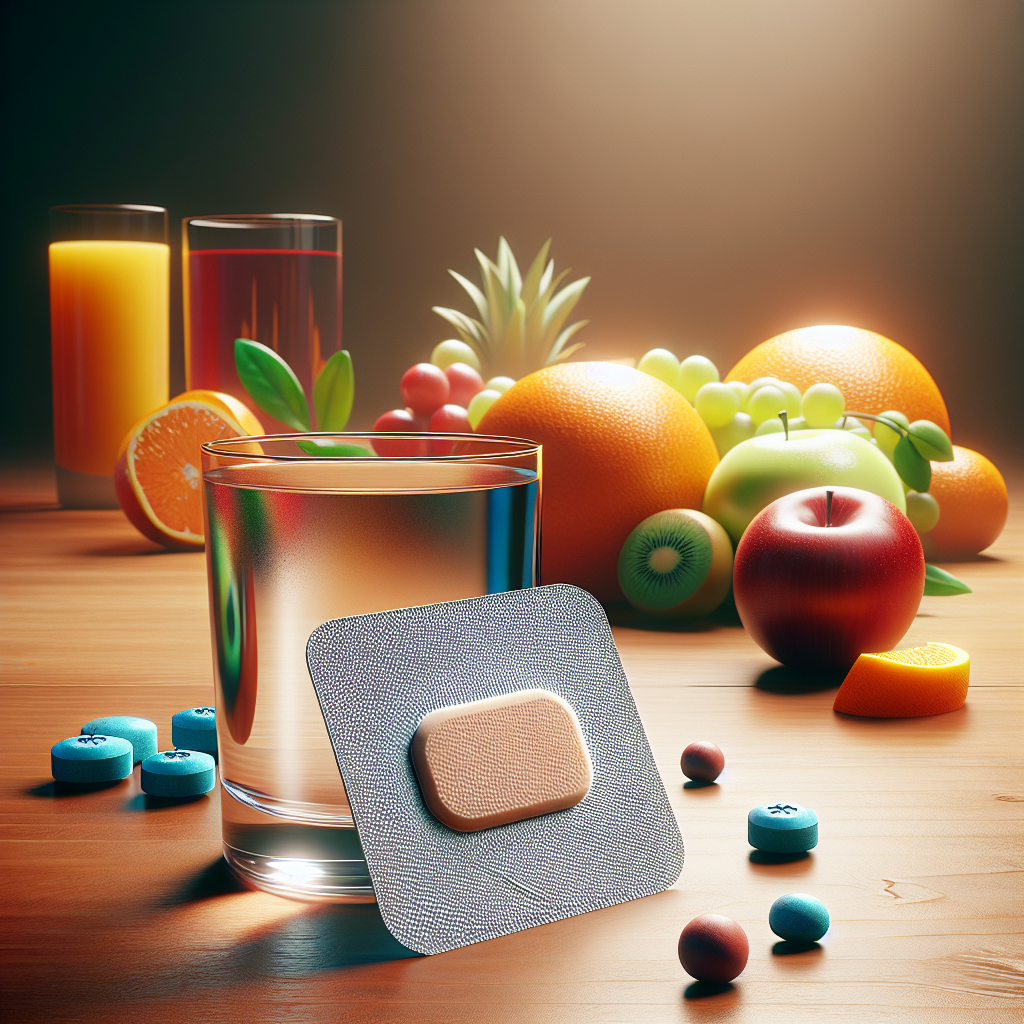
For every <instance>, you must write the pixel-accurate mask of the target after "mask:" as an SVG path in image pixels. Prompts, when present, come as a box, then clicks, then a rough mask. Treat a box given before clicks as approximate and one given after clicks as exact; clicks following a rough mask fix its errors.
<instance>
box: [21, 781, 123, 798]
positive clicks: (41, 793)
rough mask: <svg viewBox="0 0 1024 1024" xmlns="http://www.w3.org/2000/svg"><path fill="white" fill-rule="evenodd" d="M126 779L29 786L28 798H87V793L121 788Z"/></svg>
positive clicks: (26, 792) (45, 783) (47, 783)
mask: <svg viewBox="0 0 1024 1024" xmlns="http://www.w3.org/2000/svg"><path fill="white" fill-rule="evenodd" d="M122 782H124V779H114V780H113V781H112V782H57V781H52V782H42V783H40V784H39V785H38V786H29V787H28V789H26V790H25V795H26V796H34V797H37V798H39V799H42V800H53V799H56V798H57V797H62V796H85V795H86V794H87V793H99V792H100V791H101V790H104V789H113V788H114V787H115V786H120V785H121V783H122Z"/></svg>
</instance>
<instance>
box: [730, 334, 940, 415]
mask: <svg viewBox="0 0 1024 1024" xmlns="http://www.w3.org/2000/svg"><path fill="white" fill-rule="evenodd" d="M758 377H778V378H779V380H785V381H789V382H790V383H791V384H795V385H796V386H797V387H798V388H799V389H800V390H801V391H806V390H807V389H808V388H809V387H810V386H811V385H812V384H817V383H819V382H825V383H828V384H835V386H836V387H837V388H839V390H840V391H842V393H843V397H844V398H845V399H846V408H847V409H850V410H853V411H855V412H870V413H874V414H876V415H877V414H878V413H880V412H885V411H886V410H887V409H895V410H897V411H898V412H901V413H903V414H904V415H905V416H906V417H907V418H908V419H909V420H910V421H911V422H913V421H914V420H931V421H932V422H933V423H937V424H938V425H939V426H940V427H942V429H943V430H944V431H945V432H946V433H947V434H949V413H947V412H946V403H945V402H944V401H943V400H942V395H941V394H940V393H939V389H938V387H937V386H936V384H935V381H933V380H932V378H931V377H930V376H929V374H928V371H927V370H926V369H925V368H924V367H923V366H922V365H921V364H920V363H919V362H918V361H917V359H915V358H914V356H912V355H911V354H910V353H909V352H908V351H907V350H906V349H905V348H903V346H902V345H897V344H896V342H895V341H890V340H889V339H888V338H884V337H882V335H881V334H875V333H874V332H873V331H863V330H861V329H860V328H859V327H833V326H821V327H801V328H800V329H799V330H797V331H787V332H786V333H785V334H780V335H778V336H777V337H774V338H769V339H768V341H763V342H762V343H761V344H760V345H758V346H757V347H756V348H753V349H751V350H750V351H749V352H748V353H747V354H746V355H745V356H744V357H743V358H742V359H741V360H740V361H739V362H738V363H737V364H736V365H735V366H734V367H733V368H732V369H731V370H730V371H729V373H728V376H727V377H726V378H725V379H726V382H728V381H731V380H740V381H743V382H744V383H746V384H749V383H751V381H753V380H756V379H757V378H758Z"/></svg>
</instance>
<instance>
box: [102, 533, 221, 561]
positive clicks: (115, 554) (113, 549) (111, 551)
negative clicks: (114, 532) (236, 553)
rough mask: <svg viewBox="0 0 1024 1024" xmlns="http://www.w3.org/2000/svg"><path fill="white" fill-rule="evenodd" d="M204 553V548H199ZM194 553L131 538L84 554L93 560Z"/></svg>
mask: <svg viewBox="0 0 1024 1024" xmlns="http://www.w3.org/2000/svg"><path fill="white" fill-rule="evenodd" d="M197 550H198V551H200V552H202V548H198V549H197ZM194 553H195V552H193V551H172V550H171V549H170V548H165V547H161V546H160V545H159V544H155V543H154V542H153V541H151V540H147V539H146V538H145V537H142V536H138V537H129V538H126V539H125V540H119V541H115V542H114V543H113V544H104V545H103V546H102V547H98V548H90V549H89V550H88V551H85V552H84V554H86V555H91V556H92V557H93V558H134V557H136V556H138V555H146V556H148V555H191V554H194Z"/></svg>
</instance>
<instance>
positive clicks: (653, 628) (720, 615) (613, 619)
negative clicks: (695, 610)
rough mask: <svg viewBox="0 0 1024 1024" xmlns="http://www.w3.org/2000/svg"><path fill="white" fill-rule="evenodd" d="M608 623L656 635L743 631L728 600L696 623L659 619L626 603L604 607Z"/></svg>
mask: <svg viewBox="0 0 1024 1024" xmlns="http://www.w3.org/2000/svg"><path fill="white" fill-rule="evenodd" d="M604 610H605V614H606V615H607V616H608V621H609V622H610V623H611V624H612V625H613V626H626V627H628V628H629V629H645V630H648V631H649V632H654V633H710V632H711V631H712V630H716V629H730V628H733V629H742V628H743V623H742V622H740V617H739V615H738V614H737V613H736V606H735V605H734V604H733V603H732V601H731V600H730V599H729V598H726V600H725V603H723V604H722V605H721V606H720V607H719V608H718V609H716V610H715V611H713V612H712V613H711V614H710V615H708V616H706V617H705V618H703V619H698V621H696V622H677V621H674V620H673V619H659V618H657V617H655V616H653V615H645V614H644V613H643V612H638V611H637V610H636V609H635V608H634V607H633V606H632V605H631V604H629V603H628V602H626V601H617V602H615V603H614V604H605V605H604Z"/></svg>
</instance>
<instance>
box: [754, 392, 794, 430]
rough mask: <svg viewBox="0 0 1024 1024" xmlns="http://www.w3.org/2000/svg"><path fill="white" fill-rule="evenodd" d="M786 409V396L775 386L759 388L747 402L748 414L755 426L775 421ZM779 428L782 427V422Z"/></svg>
mask: <svg viewBox="0 0 1024 1024" xmlns="http://www.w3.org/2000/svg"><path fill="white" fill-rule="evenodd" d="M785 408H786V396H785V395H784V394H783V393H782V392H781V391H780V390H779V389H778V388H777V387H775V386H774V385H773V384H766V385H765V386H764V387H761V388H758V389H757V390H756V391H755V392H754V394H753V395H752V396H751V398H750V401H749V402H747V412H748V413H749V414H750V418H751V419H752V420H753V421H754V424H755V426H760V425H761V424H762V423H764V421H765V420H770V419H774V418H775V417H776V416H778V415H779V413H780V412H782V410H783V409H785ZM779 426H782V424H781V422H780V423H779Z"/></svg>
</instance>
